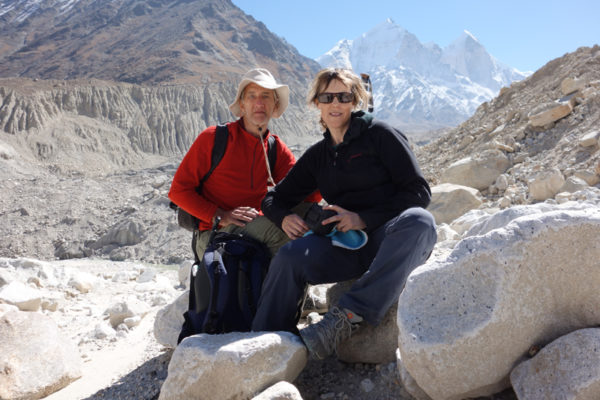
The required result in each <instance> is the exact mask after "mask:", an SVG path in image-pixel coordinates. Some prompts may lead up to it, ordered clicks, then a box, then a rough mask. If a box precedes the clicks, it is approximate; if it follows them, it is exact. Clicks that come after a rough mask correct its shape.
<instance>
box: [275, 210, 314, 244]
mask: <svg viewBox="0 0 600 400" xmlns="http://www.w3.org/2000/svg"><path fill="white" fill-rule="evenodd" d="M281 229H282V230H283V231H284V232H285V234H286V235H288V237H289V238H290V239H292V240H294V239H298V238H301V237H302V236H304V234H305V233H306V232H308V225H306V222H304V220H303V219H302V218H300V216H299V215H297V214H290V215H286V216H285V218H283V221H281Z"/></svg>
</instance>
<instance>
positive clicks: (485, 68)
mask: <svg viewBox="0 0 600 400" xmlns="http://www.w3.org/2000/svg"><path fill="white" fill-rule="evenodd" d="M317 61H318V62H319V63H320V64H321V65H323V66H339V67H344V68H353V69H354V70H355V71H357V72H361V73H362V72H364V73H368V74H370V76H371V81H372V83H373V89H374V100H375V116H377V117H378V118H381V119H383V120H386V121H388V122H390V123H392V124H394V125H396V126H398V127H400V128H401V129H403V130H404V131H406V132H407V133H408V134H409V136H411V137H412V138H413V139H415V138H416V139H417V140H419V139H421V140H424V141H428V140H429V139H430V136H432V133H431V132H427V131H430V130H434V129H440V128H447V127H454V126H456V125H458V124H459V123H461V122H463V121H465V120H466V119H467V118H469V117H470V116H471V115H472V114H473V112H474V111H475V109H476V108H477V107H478V106H479V105H480V104H481V103H483V102H484V101H488V100H491V99H492V98H493V97H495V96H496V95H497V94H498V92H499V90H500V89H501V88H502V87H505V86H509V85H510V84H511V83H512V82H514V81H519V80H522V79H523V78H525V77H526V76H527V74H526V73H522V72H520V71H517V70H516V69H515V68H511V67H509V66H506V65H504V64H502V63H501V62H500V61H498V60H497V59H495V58H494V57H493V56H492V55H490V54H489V53H488V52H487V51H486V49H485V48H484V46H483V45H482V44H481V43H480V42H479V41H478V40H477V39H476V38H475V37H474V36H473V35H472V34H471V33H469V32H467V31H465V32H463V33H462V34H461V35H460V37H458V38H457V39H456V40H455V41H453V42H452V43H451V44H450V45H448V46H447V47H445V48H443V49H442V48H441V47H439V46H438V45H436V44H435V43H428V44H423V43H421V42H420V41H419V39H418V38H417V37H416V36H415V35H413V34H412V33H410V32H408V31H407V30H406V29H404V28H402V27H400V26H399V25H397V24H396V23H394V22H393V21H392V20H390V19H388V20H387V21H385V22H383V23H381V24H379V25H378V26H376V27H374V28H373V29H371V30H369V31H368V32H366V33H364V34H363V35H361V36H360V37H358V38H356V39H354V40H342V41H340V42H339V43H338V44H337V45H336V46H334V47H333V48H332V49H331V50H330V51H328V52H327V53H325V54H323V55H322V56H320V57H318V58H317Z"/></svg>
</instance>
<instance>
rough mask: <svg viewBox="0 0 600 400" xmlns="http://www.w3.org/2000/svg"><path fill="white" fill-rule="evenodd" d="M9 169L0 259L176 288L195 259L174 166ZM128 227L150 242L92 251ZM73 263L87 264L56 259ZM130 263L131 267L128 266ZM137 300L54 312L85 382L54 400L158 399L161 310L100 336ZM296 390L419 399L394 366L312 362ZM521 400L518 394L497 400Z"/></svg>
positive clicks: (165, 353)
mask: <svg viewBox="0 0 600 400" xmlns="http://www.w3.org/2000/svg"><path fill="white" fill-rule="evenodd" d="M0 162H1V163H2V164H3V165H2V168H0V175H4V176H2V177H1V178H2V180H3V182H5V187H6V188H7V189H9V190H5V191H3V194H2V197H0V234H1V235H2V237H3V238H4V239H3V240H2V241H1V243H0V257H8V258H9V259H13V258H17V257H28V258H33V259H38V260H47V261H51V263H52V264H54V265H63V266H77V268H80V269H82V270H88V272H90V271H95V272H96V273H99V271H104V272H103V273H104V274H109V275H110V274H114V273H117V272H121V273H124V272H126V271H131V272H132V273H139V270H140V269H141V268H147V267H152V268H154V269H156V270H157V271H159V274H162V275H165V276H166V277H168V278H169V280H170V281H171V282H172V286H173V287H176V286H177V276H176V275H177V273H176V271H177V269H178V264H179V263H180V262H181V261H182V260H185V259H188V258H189V257H191V251H190V249H189V240H190V238H189V232H187V231H184V230H182V229H179V228H178V227H177V226H176V221H175V217H174V214H173V211H172V210H170V209H169V207H168V200H167V198H166V193H167V190H168V187H169V182H170V176H171V174H172V173H173V172H174V168H175V167H174V165H175V164H172V163H167V164H163V165H162V166H157V167H154V168H148V169H144V170H139V171H128V172H122V173H109V174H105V175H93V174H87V175H83V174H79V175H78V174H73V175H72V176H65V175H64V174H60V173H53V172H52V171H51V170H50V171H48V170H46V169H43V168H38V167H32V166H27V165H26V164H23V163H20V162H19V160H18V159H11V160H6V159H1V160H0ZM123 222H128V223H136V224H138V225H139V226H140V227H142V229H141V230H142V232H141V234H140V236H139V237H138V238H137V239H131V238H130V239H131V240H132V241H134V242H135V241H136V240H139V239H140V238H141V240H140V241H139V242H138V243H136V244H132V245H129V246H121V245H117V244H116V243H113V244H110V243H108V244H106V245H105V246H101V247H97V246H93V243H96V242H99V241H101V239H102V238H103V237H106V236H107V235H108V233H109V232H111V229H112V228H113V227H114V226H118V225H119V224H122V223H123ZM123 232H129V233H131V232H130V231H128V230H125V231H123ZM118 236H119V235H115V236H114V237H115V238H116V237H118ZM134 236H135V235H134ZM121 239H123V238H121ZM115 240H116V239H115ZM119 240H120V239H119ZM123 240H125V239H123ZM74 256H75V257H81V258H72V259H70V260H64V261H60V260H57V259H58V258H68V257H74ZM111 258H112V259H113V260H110V259H111ZM124 259H126V260H128V261H121V260H124ZM133 282H134V281H133ZM131 284H133V283H131ZM131 284H129V285H131ZM181 290H183V289H181V288H179V289H177V290H174V291H173V292H172V293H171V294H170V299H171V300H174V299H175V298H176V296H177V295H179V294H180V291H181ZM132 291H133V287H132V286H128V284H127V283H124V284H119V285H117V284H115V285H112V284H111V285H104V286H103V288H102V291H100V292H99V293H98V292H95V293H94V294H93V295H92V294H90V295H86V296H82V295H79V296H65V301H66V302H67V304H65V305H64V306H63V307H62V308H63V309H64V310H65V312H54V313H49V315H51V316H52V317H53V318H54V319H55V320H56V322H57V324H58V325H59V326H60V327H62V328H64V329H65V333H66V334H68V335H70V336H71V337H72V338H73V340H74V341H75V342H76V343H78V345H79V349H80V353H81V355H82V357H83V359H84V375H83V377H82V378H80V379H79V380H77V381H75V382H73V383H72V384H71V385H69V386H68V387H66V388H65V389H63V390H61V391H59V392H57V393H55V394H53V395H50V396H49V397H47V398H48V399H50V400H57V399H58V400H61V399H64V400H74V399H136V400H139V399H156V398H158V393H159V390H160V386H161V384H162V382H163V381H164V380H165V378H166V375H167V366H168V363H169V359H170V356H171V353H172V351H171V350H169V349H166V348H164V347H163V346H161V345H160V344H159V343H157V342H156V340H155V339H154V336H153V333H152V328H153V318H154V315H155V313H156V309H154V311H153V312H151V313H150V314H148V315H147V316H146V317H144V319H143V322H142V323H141V324H140V325H139V326H137V327H135V328H134V329H132V330H131V331H130V332H128V333H127V334H122V335H117V336H114V337H112V338H110V339H106V338H103V339H98V338H95V337H94V336H93V335H92V332H93V331H94V328H95V326H96V325H97V324H98V323H100V322H102V319H103V318H104V317H103V316H102V315H103V314H102V311H103V310H105V309H106V308H108V307H109V306H110V304H111V302H112V301H114V299H115V298H118V297H119V296H122V295H124V294H125V293H128V292H132ZM165 301H168V300H165ZM294 384H295V385H296V386H297V387H298V389H299V391H300V392H301V394H302V396H303V398H304V399H348V400H354V399H409V398H410V396H409V395H408V394H407V393H406V391H405V390H404V389H403V388H402V386H401V384H400V382H399V378H398V375H397V369H396V364H395V363H391V364H387V365H368V364H346V363H343V362H340V361H338V360H337V359H336V358H335V357H331V358H329V359H327V360H324V361H309V363H308V364H307V366H306V368H305V369H304V371H303V372H302V373H301V375H300V376H299V377H298V378H297V380H296V381H295V382H294ZM511 396H512V397H511ZM513 398H514V395H511V394H508V395H505V396H504V397H496V399H503V400H508V399H513Z"/></svg>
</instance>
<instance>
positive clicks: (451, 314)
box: [398, 206, 600, 400]
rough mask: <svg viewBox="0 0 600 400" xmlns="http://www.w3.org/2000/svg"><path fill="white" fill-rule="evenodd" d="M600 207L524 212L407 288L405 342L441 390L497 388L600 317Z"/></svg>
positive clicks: (426, 381)
mask: <svg viewBox="0 0 600 400" xmlns="http://www.w3.org/2000/svg"><path fill="white" fill-rule="evenodd" d="M598 235H600V208H598V207H591V206H590V207H588V208H587V209H584V210H561V209H560V207H557V208H556V211H552V212H547V213H542V214H533V215H529V216H526V217H522V218H518V219H515V220H513V221H511V222H510V223H508V224H507V225H506V226H504V227H502V228H498V229H495V230H493V231H490V232H488V233H487V234H485V235H482V236H473V237H468V238H463V240H462V241H461V242H459V244H458V245H457V247H456V248H455V249H454V251H453V252H452V253H451V254H450V256H449V257H448V258H447V259H446V260H445V261H440V262H438V261H433V262H431V263H428V264H426V265H424V266H421V267H419V268H418V269H417V270H415V271H414V272H413V273H412V274H411V276H410V277H409V281H408V283H407V285H406V287H405V289H404V291H403V292H402V294H401V295H400V301H399V310H398V326H399V338H398V342H399V348H400V352H401V355H402V360H403V361H404V365H405V366H406V369H407V370H408V371H409V373H410V375H411V376H412V377H413V378H414V379H415V380H416V382H417V383H418V384H419V386H420V387H421V388H422V389H423V390H424V391H425V392H426V393H427V394H428V395H429V396H430V397H432V398H433V399H435V400H445V399H462V398H465V397H476V396H486V395H491V394H494V393H496V392H499V391H501V390H502V389H504V388H506V387H508V375H509V373H510V371H511V369H512V368H513V366H514V365H515V364H516V363H518V362H519V361H520V360H522V358H523V357H524V355H525V354H526V353H527V351H528V349H529V347H530V346H531V345H533V344H536V343H540V342H542V343H544V342H549V341H551V340H553V339H556V338H557V337H560V336H562V335H564V334H565V333H568V332H570V331H573V330H576V329H580V328H584V327H588V326H594V325H598V324H600V297H598V295H597V288H598V287H599V285H600V274H598V263H597V260H598V259H600V247H598V246H597V244H596V238H597V237H598Z"/></svg>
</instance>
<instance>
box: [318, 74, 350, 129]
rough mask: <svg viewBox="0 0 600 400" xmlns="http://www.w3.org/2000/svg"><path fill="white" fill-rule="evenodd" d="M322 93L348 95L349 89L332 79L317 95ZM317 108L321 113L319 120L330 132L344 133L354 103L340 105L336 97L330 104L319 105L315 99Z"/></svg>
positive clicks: (348, 123)
mask: <svg viewBox="0 0 600 400" xmlns="http://www.w3.org/2000/svg"><path fill="white" fill-rule="evenodd" d="M323 93H350V88H349V87H348V86H346V85H344V84H343V83H342V82H341V81H339V80H337V79H334V80H332V81H331V82H329V85H328V86H327V87H326V88H325V90H323V91H321V92H320V93H319V94H323ZM317 107H318V108H319V110H320V111H321V118H322V119H323V121H324V122H325V125H327V128H328V129H329V131H330V132H339V131H341V133H345V132H346V130H347V129H348V126H349V125H350V115H351V113H352V110H353V109H354V101H351V102H349V103H341V102H340V99H339V98H338V97H334V98H333V102H331V103H321V102H320V101H319V100H318V99H317Z"/></svg>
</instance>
